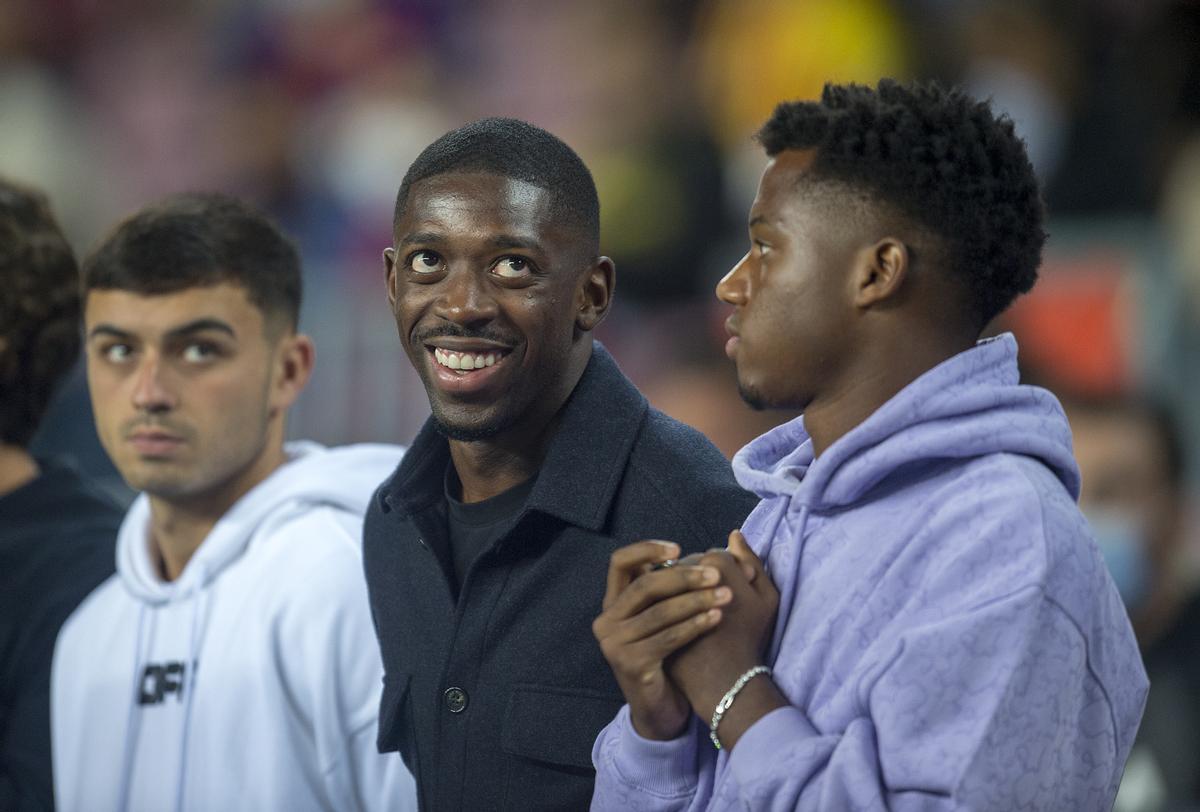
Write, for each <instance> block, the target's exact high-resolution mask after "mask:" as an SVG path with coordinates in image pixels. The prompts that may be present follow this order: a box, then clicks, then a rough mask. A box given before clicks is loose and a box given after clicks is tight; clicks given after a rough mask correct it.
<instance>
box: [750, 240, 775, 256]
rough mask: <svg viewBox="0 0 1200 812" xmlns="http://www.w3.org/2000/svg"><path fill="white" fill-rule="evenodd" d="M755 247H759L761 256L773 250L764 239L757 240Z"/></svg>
mask: <svg viewBox="0 0 1200 812" xmlns="http://www.w3.org/2000/svg"><path fill="white" fill-rule="evenodd" d="M754 247H755V248H757V249H758V253H759V256H761V255H763V254H765V253H767V252H768V251H770V250H771V246H769V245H767V244H766V243H765V242H763V241H762V240H755V241H754Z"/></svg>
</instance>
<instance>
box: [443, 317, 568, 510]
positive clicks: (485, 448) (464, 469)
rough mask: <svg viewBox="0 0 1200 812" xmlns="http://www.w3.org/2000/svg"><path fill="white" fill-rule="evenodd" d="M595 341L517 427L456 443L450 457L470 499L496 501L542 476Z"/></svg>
mask: <svg viewBox="0 0 1200 812" xmlns="http://www.w3.org/2000/svg"><path fill="white" fill-rule="evenodd" d="M591 345H592V342H591V340H590V339H589V340H588V341H587V342H586V348H585V349H586V350H587V351H586V352H582V351H581V352H580V353H578V354H577V357H576V358H574V359H573V361H572V363H571V364H570V366H569V367H568V370H567V374H566V375H564V376H563V377H562V378H561V379H560V380H559V383H558V384H557V385H556V386H549V387H547V388H546V395H545V396H544V398H543V400H542V401H541V403H539V404H536V405H535V407H534V408H531V409H530V410H529V412H528V413H527V414H526V416H525V417H524V418H523V419H522V420H521V421H520V422H519V423H518V424H517V425H515V426H513V427H512V428H510V429H508V430H506V431H504V432H501V433H500V434H499V435H497V436H496V437H494V438H491V439H488V440H480V441H477V442H470V443H466V442H460V441H458V440H451V441H450V459H451V460H452V461H453V462H454V470H455V471H456V472H457V473H458V479H459V482H461V483H462V489H463V492H462V500H463V501H464V502H482V501H483V500H485V499H490V498H491V497H493V496H495V495H497V494H500V493H504V492H505V491H506V490H508V489H509V488H513V487H515V486H517V485H520V484H521V483H522V482H524V481H526V480H527V479H529V478H530V477H532V476H534V475H536V474H537V472H538V471H539V470H540V469H541V467H542V461H543V460H545V458H546V452H547V450H548V449H549V448H550V441H551V440H552V439H553V438H554V435H555V433H556V432H557V431H558V424H559V420H560V418H561V416H562V407H563V406H564V405H565V404H566V402H567V398H569V397H570V396H571V393H572V392H573V391H575V386H576V385H577V384H578V383H579V379H580V378H581V377H583V371H584V370H585V369H586V368H587V364H588V360H589V359H590V358H591V357H592V356H591Z"/></svg>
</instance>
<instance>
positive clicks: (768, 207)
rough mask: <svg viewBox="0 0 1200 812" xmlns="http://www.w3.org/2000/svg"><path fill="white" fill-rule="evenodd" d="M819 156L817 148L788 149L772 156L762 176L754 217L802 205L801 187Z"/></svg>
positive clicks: (774, 216) (752, 211)
mask: <svg viewBox="0 0 1200 812" xmlns="http://www.w3.org/2000/svg"><path fill="white" fill-rule="evenodd" d="M816 156H817V153H816V150H814V149H805V150H798V149H788V150H784V151H783V152H780V153H779V154H778V155H776V156H775V157H773V158H771V160H770V161H768V162H767V166H766V168H765V169H764V170H763V174H762V178H761V180H759V183H758V195H757V196H756V197H755V198H754V205H753V206H752V207H751V209H750V216H751V218H752V219H753V218H755V217H759V216H761V217H764V218H766V219H769V220H770V219H777V218H779V217H780V216H782V214H783V213H784V212H785V211H791V210H794V209H796V208H798V207H800V206H801V205H802V204H803V203H804V200H805V196H804V195H803V194H802V193H801V191H800V190H799V189H798V187H799V186H800V185H801V183H802V181H804V179H805V178H806V177H807V176H808V173H809V170H810V169H811V168H812V165H813V162H814V161H815V160H816Z"/></svg>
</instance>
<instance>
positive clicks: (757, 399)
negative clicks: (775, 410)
mask: <svg viewBox="0 0 1200 812" xmlns="http://www.w3.org/2000/svg"><path fill="white" fill-rule="evenodd" d="M738 394H739V395H741V396H742V400H744V401H746V404H747V405H748V406H749V407H750V408H751V409H754V410H755V411H756V412H761V411H763V410H764V409H769V408H771V405H772V404H771V403H770V402H769V401H767V399H766V398H764V397H763V395H762V393H761V392H759V391H758V390H757V389H755V388H754V387H752V386H750V385H749V384H744V383H741V382H740V381H739V382H738Z"/></svg>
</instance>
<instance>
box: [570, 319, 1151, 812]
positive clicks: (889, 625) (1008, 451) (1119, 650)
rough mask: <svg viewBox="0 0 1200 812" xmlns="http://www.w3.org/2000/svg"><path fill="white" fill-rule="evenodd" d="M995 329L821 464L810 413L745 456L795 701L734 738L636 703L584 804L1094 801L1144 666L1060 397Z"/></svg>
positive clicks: (1099, 799) (1129, 716)
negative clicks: (647, 732) (1023, 365)
mask: <svg viewBox="0 0 1200 812" xmlns="http://www.w3.org/2000/svg"><path fill="white" fill-rule="evenodd" d="M1016 349H1017V348H1016V341H1015V340H1014V339H1013V337H1012V336H1011V335H1004V336H1001V337H999V338H996V339H992V340H988V341H982V342H980V343H979V344H978V345H976V346H975V347H973V348H972V349H970V350H967V351H966V352H963V353H961V354H959V355H957V356H955V357H953V358H950V359H949V360H947V361H945V362H944V363H942V364H940V365H938V366H937V367H935V368H934V369H932V370H930V371H929V372H927V373H925V374H924V375H922V376H921V377H920V378H918V379H917V380H915V381H914V382H913V383H911V384H909V385H908V386H907V387H905V388H904V389H903V390H902V391H901V392H900V393H899V394H897V395H896V396H895V397H894V398H892V399H891V400H889V401H888V402H887V403H885V404H884V405H883V406H882V407H880V408H879V409H878V410H877V411H876V412H875V413H874V414H873V415H871V417H869V418H868V419H867V420H866V421H864V422H863V423H862V424H860V425H859V426H857V427H856V428H855V429H854V430H853V431H851V432H850V433H849V434H847V435H845V436H844V437H842V438H841V439H839V440H838V441H837V442H835V443H834V444H833V445H831V446H830V447H829V449H828V450H827V451H826V452H825V453H823V454H822V455H821V457H820V459H817V460H814V458H813V453H812V441H811V440H810V439H809V437H808V435H807V433H806V432H805V431H804V423H803V418H797V419H796V420H793V421H791V422H789V423H786V424H784V425H782V426H780V427H778V428H776V429H774V430H772V431H770V432H768V433H767V434H764V435H763V436H762V437H759V438H758V439H756V440H754V441H753V442H752V443H750V444H749V445H748V446H746V447H745V448H743V449H742V450H741V451H740V452H738V454H737V456H736V457H734V461H733V466H734V471H735V473H736V475H737V478H738V481H739V482H740V483H741V484H742V486H743V487H746V488H748V489H750V490H753V491H754V492H755V493H757V494H758V495H759V496H760V497H762V502H760V503H759V505H758V507H757V508H756V509H755V510H754V512H753V513H752V514H751V515H750V517H749V518H748V519H747V520H746V524H745V527H744V532H745V534H746V537H747V539H748V540H749V542H750V545H751V547H753V548H754V550H755V551H756V552H757V553H758V554H759V556H761V557H763V558H764V560H766V561H767V569H768V571H769V572H770V574H771V577H772V578H773V579H774V581H775V584H776V586H778V588H779V591H780V598H781V600H780V609H779V616H778V620H777V622H776V625H775V631H774V639H773V641H772V644H771V647H770V650H769V651H768V653H767V657H766V661H767V662H768V663H769V664H771V665H772V666H773V667H774V669H775V674H774V680H775V682H776V683H777V684H778V686H779V688H780V690H781V691H782V692H783V693H784V695H785V696H787V698H788V699H789V700H790V702H791V705H790V706H788V707H784V708H780V709H778V710H775V711H773V712H771V713H769V714H767V715H766V716H764V717H763V718H762V719H760V720H759V721H758V722H757V723H756V724H754V725H753V726H752V727H751V728H750V729H749V730H748V731H747V732H746V733H745V734H744V735H743V736H742V738H741V739H740V740H739V742H738V744H737V747H736V748H735V749H734V750H733V751H732V753H730V752H728V751H724V750H723V751H720V752H719V753H718V752H717V751H716V750H714V749H713V747H712V745H711V744H709V743H708V740H707V735H706V734H707V726H706V724H705V722H702V721H700V720H698V719H697V718H696V717H694V716H693V718H692V721H691V723H690V726H689V728H688V730H687V731H686V733H685V734H684V735H683V736H681V737H680V738H678V739H675V740H674V741H669V742H654V741H649V740H646V739H643V738H641V737H640V736H638V735H637V734H636V733H635V732H634V730H633V727H632V725H631V723H630V720H629V707H628V706H625V707H624V708H622V709H621V711H620V712H619V714H618V715H617V717H616V719H615V720H613V722H612V723H610V724H609V726H608V727H606V728H605V729H604V730H603V731H601V733H600V736H599V738H598V739H597V740H596V744H595V747H594V749H593V752H592V760H593V762H594V763H595V765H596V770H597V777H596V792H595V796H594V799H593V802H592V807H593V809H605V810H607V809H613V810H615V809H622V810H625V809H630V810H675V809H680V810H681V809H733V808H738V809H753V810H759V809H764V810H765V809H771V810H775V809H778V810H783V809H809V810H843V809H872V810H874V809H898V810H917V809H920V810H950V809H972V810H1006V811H1007V810H1056V812H1057V811H1058V810H1099V809H1110V808H1111V807H1112V803H1113V799H1114V797H1115V796H1116V791H1117V784H1118V783H1119V781H1120V777H1121V771H1122V769H1123V767H1124V764H1125V758H1126V756H1127V755H1128V754H1129V748H1130V745H1131V744H1132V742H1133V736H1134V733H1135V732H1136V730H1137V726H1138V722H1139V720H1140V718H1141V713H1142V706H1143V703H1144V701H1145V698H1146V689H1147V681H1146V675H1145V671H1144V669H1143V668H1142V664H1141V659H1140V657H1139V654H1138V649H1137V645H1136V643H1135V642H1134V638H1133V633H1132V631H1131V629H1130V626H1129V620H1128V618H1127V616H1126V614H1125V610H1124V608H1123V607H1122V604H1121V599H1120V598H1119V597H1118V595H1117V591H1116V588H1115V587H1114V586H1113V584H1112V581H1111V579H1110V578H1109V576H1108V573H1107V571H1106V570H1105V568H1104V564H1103V562H1102V560H1101V558H1100V554H1099V552H1098V551H1097V549H1096V545H1095V543H1094V542H1093V541H1092V539H1091V536H1090V534H1089V531H1088V529H1087V525H1086V524H1085V522H1084V520H1083V518H1082V516H1081V515H1080V513H1079V510H1078V509H1077V508H1076V506H1075V498H1076V496H1077V495H1078V493H1079V472H1078V469H1077V468H1076V466H1075V462H1074V459H1073V458H1072V455H1071V435H1070V430H1069V428H1068V426H1067V422H1066V419H1065V417H1064V416H1063V413H1062V409H1061V408H1060V406H1059V404H1058V402H1057V400H1055V398H1054V396H1053V395H1051V394H1050V393H1049V392H1047V391H1045V390H1042V389H1037V388H1034V387H1029V386H1021V385H1019V384H1018V382H1017V381H1018V375H1017V364H1016V354H1017V351H1016Z"/></svg>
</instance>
